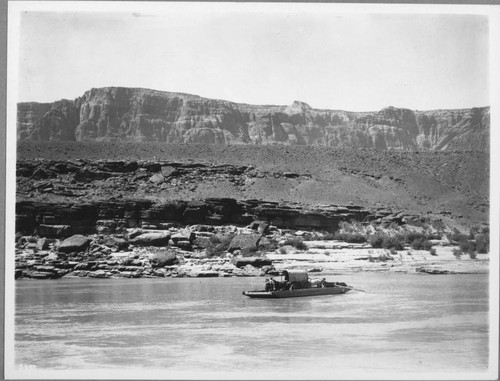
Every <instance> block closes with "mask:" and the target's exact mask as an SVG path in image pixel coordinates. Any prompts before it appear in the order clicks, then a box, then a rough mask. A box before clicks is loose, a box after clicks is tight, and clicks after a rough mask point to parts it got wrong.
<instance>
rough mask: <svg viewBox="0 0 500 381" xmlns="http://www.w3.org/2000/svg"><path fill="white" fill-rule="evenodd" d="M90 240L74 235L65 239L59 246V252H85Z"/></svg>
mask: <svg viewBox="0 0 500 381" xmlns="http://www.w3.org/2000/svg"><path fill="white" fill-rule="evenodd" d="M90 242H92V240H91V239H90V238H88V237H85V236H83V235H80V234H76V235H74V236H71V237H69V238H67V239H65V240H64V241H63V242H62V243H61V245H60V246H59V251H61V252H63V253H73V252H81V251H85V250H86V249H87V248H88V247H89V246H90Z"/></svg>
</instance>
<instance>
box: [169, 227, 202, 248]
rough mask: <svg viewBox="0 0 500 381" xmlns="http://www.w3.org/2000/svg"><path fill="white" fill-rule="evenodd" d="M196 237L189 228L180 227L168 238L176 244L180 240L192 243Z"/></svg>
mask: <svg viewBox="0 0 500 381" xmlns="http://www.w3.org/2000/svg"><path fill="white" fill-rule="evenodd" d="M195 238H196V234H195V233H193V232H192V231H191V230H189V229H182V230H181V231H179V232H178V233H175V234H172V236H171V237H170V239H171V240H172V241H173V242H174V244H176V245H177V243H178V242H180V241H186V242H189V243H192V242H193V241H194V240H195Z"/></svg>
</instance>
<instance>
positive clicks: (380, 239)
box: [369, 233, 405, 250]
mask: <svg viewBox="0 0 500 381" xmlns="http://www.w3.org/2000/svg"><path fill="white" fill-rule="evenodd" d="M369 243H370V245H372V247H373V248H384V249H389V250H391V249H392V250H403V249H404V244H405V238H404V236H403V235H401V234H396V235H395V236H389V235H387V234H380V233H378V234H374V235H372V236H371V237H370V239H369Z"/></svg>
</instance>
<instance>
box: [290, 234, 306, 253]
mask: <svg viewBox="0 0 500 381" xmlns="http://www.w3.org/2000/svg"><path fill="white" fill-rule="evenodd" d="M285 245H289V246H293V247H295V248H296V249H298V250H307V249H308V247H307V244H306V243H305V242H304V241H303V240H302V238H299V237H294V238H289V239H287V240H286V241H285Z"/></svg>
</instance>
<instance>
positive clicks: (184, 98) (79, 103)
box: [17, 87, 490, 151]
mask: <svg viewBox="0 0 500 381" xmlns="http://www.w3.org/2000/svg"><path fill="white" fill-rule="evenodd" d="M489 124H490V121H489V107H485V108H473V109H460V110H434V111H412V110H408V109H399V108H394V107H389V108H385V109H383V110H381V111H379V112H347V111H336V110H319V109H313V108H312V107H310V106H309V105H307V104H306V103H303V102H297V101H296V102H294V103H293V104H292V105H290V106H256V105H247V104H237V103H232V102H228V101H221V100H214V99H207V98H201V97H198V96H195V95H189V94H181V93H170V92H160V91H154V90H146V89H132V88H116V87H112V88H101V89H92V90H90V91H87V92H86V93H85V94H84V95H83V96H82V97H80V98H77V99H75V100H74V101H68V100H61V101H58V102H55V103H52V104H38V103H20V104H18V122H17V136H18V140H19V141H24V140H30V141H66V140H76V141H114V140H120V141H132V142H143V141H156V142H166V143H201V144H262V145H266V144H283V145H320V146H328V147H365V148H376V149H382V150H385V149H396V150H415V149H429V150H480V151H487V150H488V149H489Z"/></svg>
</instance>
